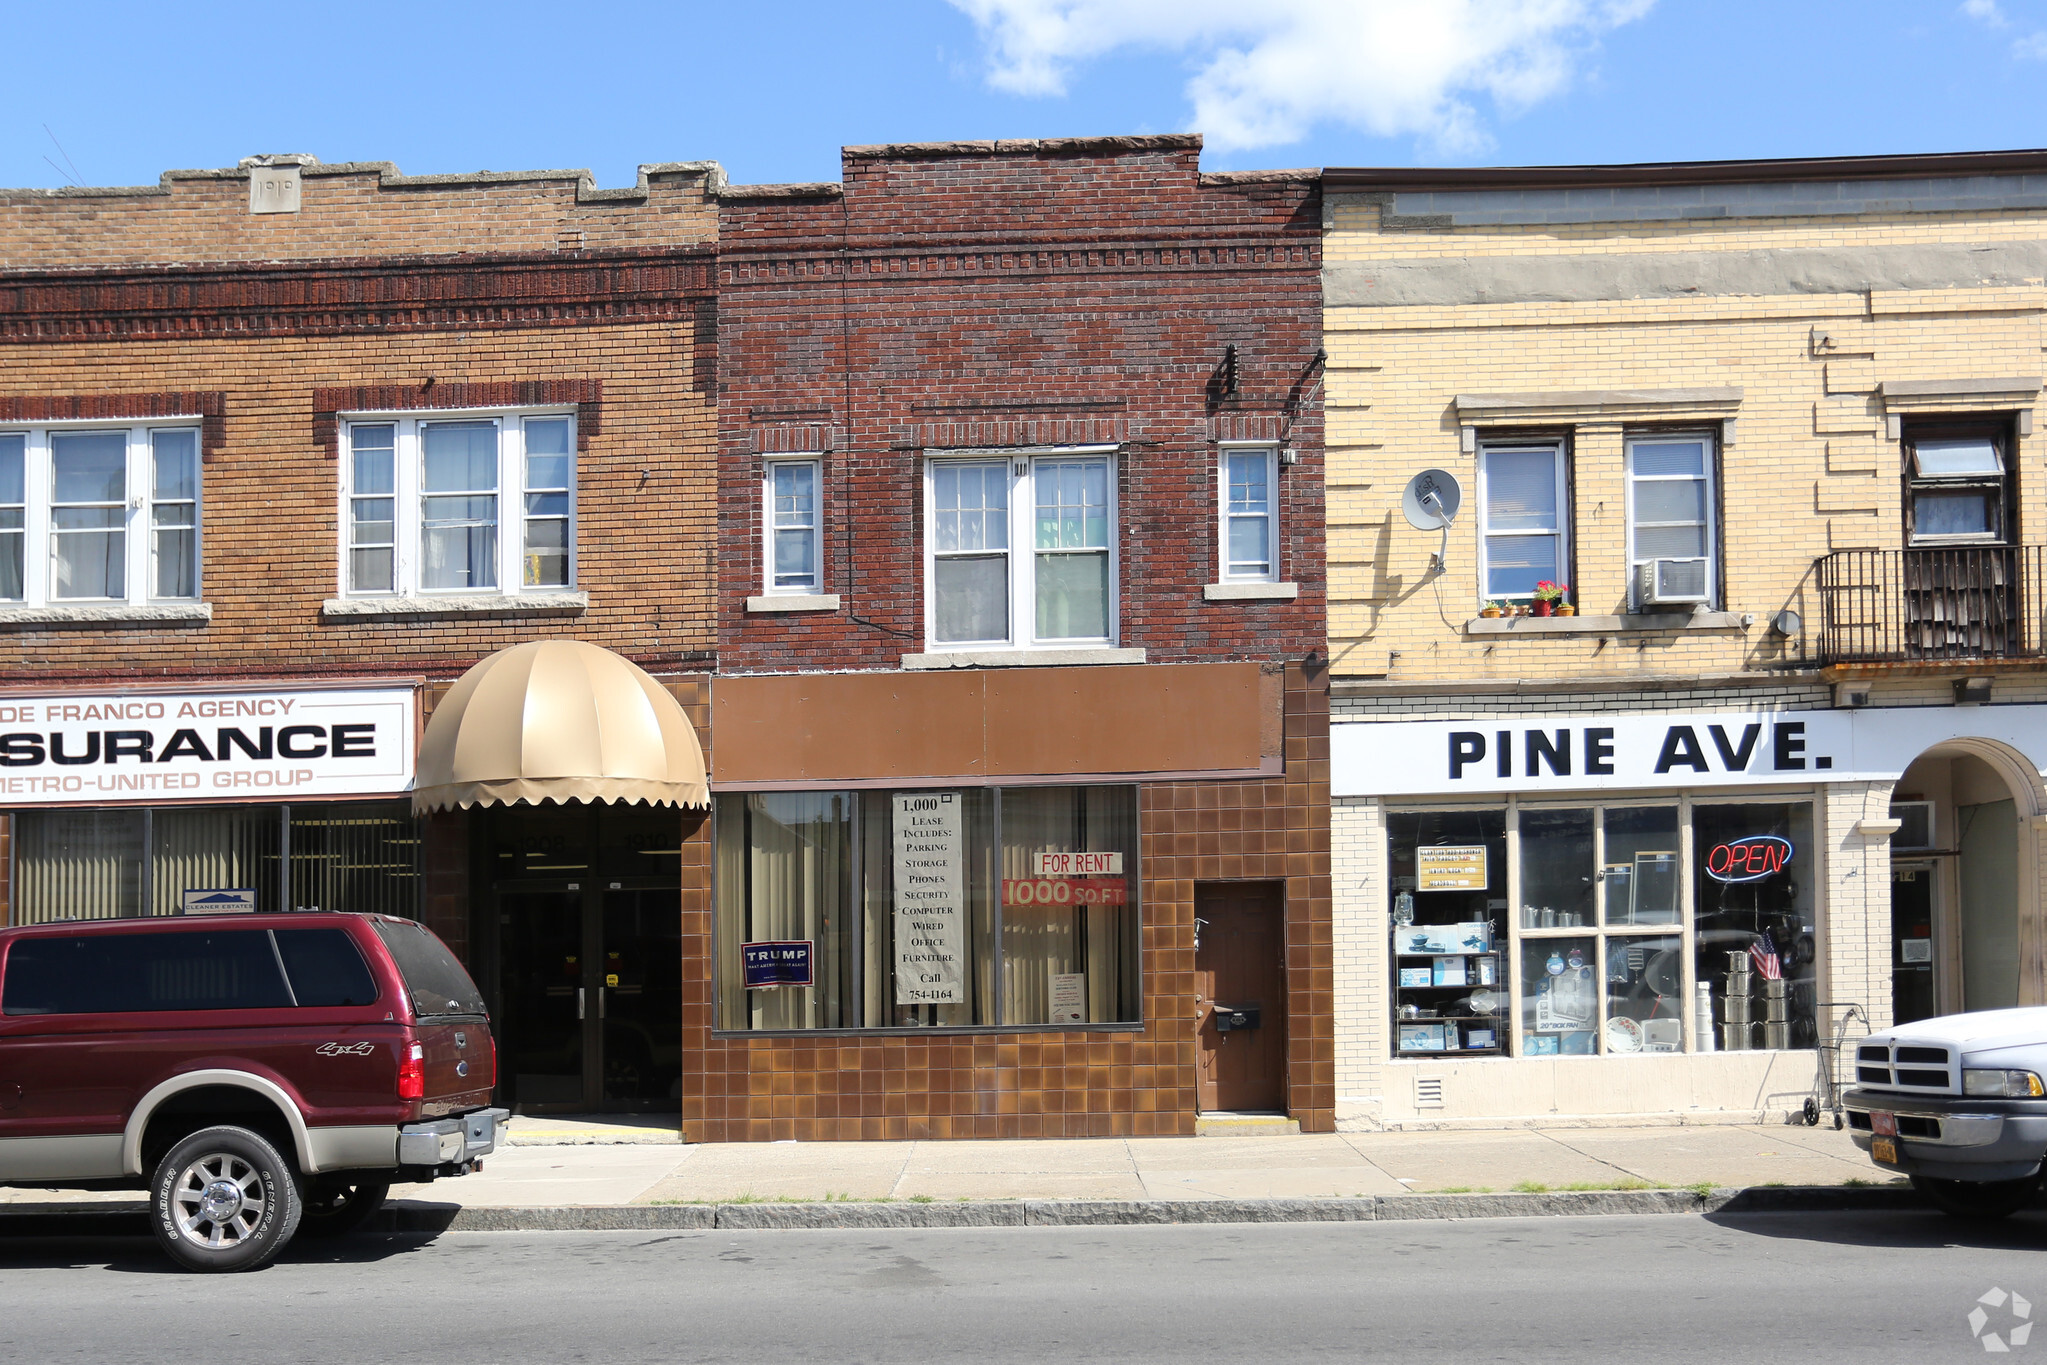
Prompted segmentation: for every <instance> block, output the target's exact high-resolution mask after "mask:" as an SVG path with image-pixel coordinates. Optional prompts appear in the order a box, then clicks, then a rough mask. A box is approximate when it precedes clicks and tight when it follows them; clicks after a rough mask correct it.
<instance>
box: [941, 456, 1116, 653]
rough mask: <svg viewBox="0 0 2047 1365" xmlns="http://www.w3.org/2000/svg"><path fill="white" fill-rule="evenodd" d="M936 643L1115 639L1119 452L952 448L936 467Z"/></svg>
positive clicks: (1015, 644)
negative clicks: (968, 454)
mask: <svg viewBox="0 0 2047 1365" xmlns="http://www.w3.org/2000/svg"><path fill="white" fill-rule="evenodd" d="M925 477H926V489H925V506H926V509H927V521H926V527H925V544H926V546H927V547H928V548H927V551H926V579H925V581H926V590H925V601H926V604H927V606H926V633H927V635H928V636H929V639H930V643H931V645H932V646H933V647H934V648H966V647H977V648H984V649H986V648H1005V647H1007V648H1032V647H1037V646H1047V645H1052V646H1056V645H1087V644H1105V643H1112V642H1113V641H1114V639H1115V635H1116V588H1115V583H1116V562H1115V559H1116V555H1115V525H1116V507H1115V461H1114V459H1113V457H1112V455H1111V454H1110V453H1109V452H1107V451H1084V452H1082V451H1060V452H1057V453H1019V454H1002V455H993V456H979V457H974V458H956V457H950V456H947V457H942V458H934V459H932V460H931V461H930V462H929V463H928V465H927V467H926V476H925Z"/></svg>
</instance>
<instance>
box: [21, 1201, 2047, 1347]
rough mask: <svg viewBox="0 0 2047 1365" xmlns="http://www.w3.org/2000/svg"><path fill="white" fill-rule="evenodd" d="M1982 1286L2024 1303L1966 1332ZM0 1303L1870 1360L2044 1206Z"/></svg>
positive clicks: (796, 1340)
mask: <svg viewBox="0 0 2047 1365" xmlns="http://www.w3.org/2000/svg"><path fill="white" fill-rule="evenodd" d="M1992 1290H2001V1291H2004V1293H2005V1294H2007V1295H2009V1294H2010V1293H2011V1292H2012V1291H2016V1292H2017V1293H2018V1294H2019V1295H2020V1296H2021V1297H2022V1298H2023V1299H2024V1300H2026V1301H2027V1309H2028V1313H2029V1316H2028V1317H2026V1318H2020V1317H2018V1316H2015V1315H2014V1311H2013V1301H2012V1300H2011V1299H2009V1298H2004V1299H2002V1300H2000V1301H1999V1302H1997V1303H1996V1304H1995V1305H1993V1306H1991V1307H1987V1308H1985V1311H1984V1317H1983V1318H1982V1319H1981V1320H1980V1327H1979V1328H1977V1330H1972V1327H1976V1325H1975V1324H1972V1323H1971V1321H1970V1312H1971V1310H1972V1309H1974V1308H1976V1307H1978V1304H1979V1299H1981V1298H1982V1297H1983V1296H1984V1295H1985V1294H1987V1293H1989V1292H1990V1291H1992ZM0 1304H4V1308H0V1360H6V1361H15V1360H19V1361H37V1362H43V1361H69V1360H86V1361H94V1362H124V1361H149V1362H160V1361H165V1360H183V1359H221V1360H229V1359H231V1360H237V1361H269V1360H279V1361H294V1362H324V1361H335V1362H342V1361H346V1362H366V1361H379V1362H382V1361H393V1362H397V1361H434V1362H466V1361H585V1360H590V1361H604V1362H617V1363H618V1365H625V1363H626V1362H639V1361H662V1362H678V1361H747V1362H757V1361H785V1360H792V1361H813V1360H814V1361H835V1362H866V1361H874V1362H881V1361H973V1362H977V1363H978V1362H1005V1361H1029V1362H1048V1361H1059V1362H1063V1361H1148V1360H1173V1361H1179V1362H1186V1361H1212V1362H1225V1363H1227V1365H1236V1363H1237V1362H1247V1361H1268V1360H1273V1361H1278V1360H1285V1361H1298V1360H1301V1359H1304V1358H1305V1359H1332V1360H1355V1359H1372V1358H1384V1359H1390V1360H1401V1361H1412V1362H1438V1361H1440V1362H1446V1363H1447V1362H1457V1363H1458V1365H1465V1363H1466V1362H1472V1361H1519V1360H1531V1361H1533V1360H1544V1361H1565V1362H1571V1365H1581V1363H1583V1362H1595V1361H1626V1362H1629V1365H1641V1363H1642V1362H1662V1361H1708V1360H1710V1361H1716V1362H1730V1361H1772V1362H1775V1361H1786V1360H1797V1361H1853V1362H1856V1363H1857V1365H1871V1362H1890V1361H1937V1360H1969V1359H1980V1358H1982V1357H1983V1355H1984V1354H1985V1350H1984V1346H1983V1344H1982V1341H1981V1339H1980V1337H1979V1335H1977V1331H1978V1330H1979V1331H1980V1332H1982V1333H1989V1332H1998V1333H2001V1334H2004V1336H2002V1337H2001V1338H2000V1340H2001V1343H2002V1342H2004V1341H2005V1339H2006V1338H2008V1336H2009V1333H2010V1332H2011V1330H2012V1328H2014V1327H2016V1326H2020V1325H2022V1324H2023V1323H2024V1322H2026V1321H2030V1320H2032V1318H2033V1317H2038V1316H2047V1214H2043V1213H2031V1214H2025V1215H2022V1216H2020V1217H2018V1218H2016V1219H2013V1220H2011V1221H2009V1222H2007V1223H2003V1224H1992V1225H1989V1226H1987V1227H1978V1226H1972V1225H1967V1224H1963V1223H1959V1222H1956V1221H1954V1220H1951V1219H1947V1218H1945V1217H1943V1216H1941V1215H1938V1214H1932V1213H1923V1214H1922V1213H1912V1214H1747V1215H1715V1216H1709V1217H1696V1216H1683V1215H1672V1216H1662V1217H1603V1218H1541V1219H1519V1220H1470V1221H1461V1222H1404V1223H1403V1222H1382V1223H1362V1224H1289V1225H1266V1226H1243V1225H1237V1226H1225V1227H1205V1228H1204V1227H1115V1228H1017V1229H997V1230H931V1231H921V1230H920V1231H885V1232H875V1231H830V1232H781V1231H767V1232H731V1231H726V1232H682V1233H535V1234H512V1233H469V1234H443V1235H441V1236H439V1237H436V1238H431V1239H428V1238H418V1237H411V1238H408V1237H364V1238H357V1239H352V1240H349V1241H346V1242H341V1243H326V1244H321V1243H317V1242H300V1243H299V1244H298V1245H297V1246H295V1247H294V1248H293V1249H292V1250H291V1251H290V1252H289V1253H287V1256H286V1258H285V1259H284V1260H282V1261H281V1262H279V1263H278V1264H277V1265H275V1266H273V1267H271V1268H270V1269H268V1270H266V1271H263V1272H260V1273H258V1274H255V1275H247V1276H210V1277H209V1276H193V1275H185V1274H180V1273H177V1272H176V1271H174V1270H172V1269H171V1267H170V1266H169V1264H168V1263H167V1262H165V1261H164V1260H162V1259H161V1258H160V1257H159V1256H158V1254H157V1252H156V1250H155V1248H154V1246H153V1245H152V1244H151V1243H150V1242H149V1241H148V1240H147V1239H146V1238H144V1237H139V1236H138V1237H121V1236H94V1237H68V1236H63V1237H60V1236H43V1237H17V1238H8V1239H0ZM2032 1304H2038V1305H2040V1307H2039V1308H2038V1309H2033V1308H2031V1305H2032ZM2042 1337H2043V1339H2042V1340H2040V1341H2037V1342H2035V1341H2031V1340H2026V1341H2024V1342H2022V1343H2021V1344H2019V1345H2018V1347H2017V1349H2016V1350H2015V1351H2013V1352H2012V1353H2013V1354H2016V1355H2020V1356H2024V1355H2026V1354H2029V1353H2031V1352H2035V1351H2037V1352H2038V1353H2039V1354H2040V1355H2041V1356H2042V1357H2043V1359H2047V1329H2043V1331H2042Z"/></svg>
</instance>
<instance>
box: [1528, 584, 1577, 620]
mask: <svg viewBox="0 0 2047 1365" xmlns="http://www.w3.org/2000/svg"><path fill="white" fill-rule="evenodd" d="M1569 591H1570V589H1569V588H1567V587H1565V586H1564V585H1563V584H1561V583H1552V582H1550V581H1549V580H1548V579H1547V578H1545V579H1543V580H1541V581H1540V582H1538V583H1537V584H1536V585H1535V601H1534V603H1533V605H1532V606H1531V608H1530V614H1531V615H1535V616H1554V615H1558V614H1560V613H1558V611H1557V605H1558V603H1560V602H1562V601H1563V600H1564V594H1565V593H1567V592H1569Z"/></svg>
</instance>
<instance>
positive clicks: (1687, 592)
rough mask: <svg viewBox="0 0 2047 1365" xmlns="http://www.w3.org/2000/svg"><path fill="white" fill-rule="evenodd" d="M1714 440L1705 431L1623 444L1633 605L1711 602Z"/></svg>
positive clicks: (1642, 438)
mask: <svg viewBox="0 0 2047 1365" xmlns="http://www.w3.org/2000/svg"><path fill="white" fill-rule="evenodd" d="M1713 444H1714V443H1713V438H1712V436H1710V435H1708V434H1706V433H1704V432H1684V433H1670V434H1665V433H1645V434H1642V435H1637V436H1630V437H1629V438H1628V442H1627V445H1628V568H1629V580H1630V585H1631V589H1632V592H1633V600H1634V603H1635V605H1636V606H1637V607H1648V606H1660V605H1663V604H1664V603H1674V604H1675V603H1691V604H1693V605H1695V606H1701V605H1705V604H1707V603H1710V602H1711V600H1712V598H1713V592H1714V584H1715V583H1716V582H1717V581H1718V578H1719V575H1718V573H1717V567H1718V566H1717V565H1716V564H1715V563H1714V552H1713V546H1714V541H1715V538H1716V537H1715V534H1714V528H1713Z"/></svg>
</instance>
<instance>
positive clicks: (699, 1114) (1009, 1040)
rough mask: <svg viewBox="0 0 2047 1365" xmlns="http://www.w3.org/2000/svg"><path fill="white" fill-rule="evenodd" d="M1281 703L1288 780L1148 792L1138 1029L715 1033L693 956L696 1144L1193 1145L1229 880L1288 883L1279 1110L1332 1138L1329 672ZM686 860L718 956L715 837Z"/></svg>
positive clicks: (1289, 675) (687, 967) (707, 987)
mask: <svg viewBox="0 0 2047 1365" xmlns="http://www.w3.org/2000/svg"><path fill="white" fill-rule="evenodd" d="M1285 706H1286V713H1285V722H1286V731H1287V736H1288V738H1289V741H1295V740H1298V741H1299V742H1298V743H1295V742H1290V743H1289V745H1288V751H1289V754H1288V759H1287V765H1286V769H1285V774H1284V776H1281V777H1274V778H1269V779H1262V780H1250V781H1228V782H1159V783H1150V784H1146V785H1145V786H1144V787H1143V788H1142V791H1141V796H1140V810H1141V820H1140V837H1141V851H1142V859H1143V866H1142V891H1143V895H1142V901H1143V917H1144V924H1143V935H1142V970H1143V980H1144V983H1145V995H1144V1019H1145V1028H1144V1030H1143V1031H1142V1032H1127V1031H1119V1032H1113V1033H1097V1032H1054V1031H1047V1032H1042V1033H1026V1034H1002V1035H996V1036H988V1035H960V1034H952V1035H946V1034H933V1035H932V1036H929V1037H921V1036H919V1037H902V1036H896V1035H890V1036H885V1037H882V1036H875V1037H848V1036H845V1035H831V1036H819V1037H791V1036H788V1035H777V1036H772V1037H744V1036H733V1035H723V1036H713V1035H712V1033H711V1021H712V1005H711V978H710V973H711V958H710V955H709V954H708V953H703V952H688V953H686V954H685V959H684V971H685V983H684V989H685V1000H686V1001H687V1003H686V1004H685V1007H684V1011H683V1050H684V1057H683V1076H684V1082H683V1083H684V1086H685V1094H684V1099H683V1116H682V1117H683V1136H684V1138H685V1140H687V1141H690V1142H767V1141H778V1140H787V1139H797V1140H800V1141H811V1142H819V1141H847V1140H859V1139H940V1138H962V1139H965V1138H1034V1137H1044V1138H1071V1137H1171V1136H1184V1137H1191V1136H1193V1135H1194V1131H1195V1117H1196V1114H1195V1105H1196V1101H1195V1083H1196V1048H1197V1046H1198V1045H1199V1041H1198V1039H1197V1036H1196V1028H1195V1015H1196V1001H1195V996H1194V888H1195V883H1196V881H1197V880H1204V881H1208V880H1215V879H1218V878H1221V879H1239V878H1241V879H1243V880H1247V881H1250V880H1262V881H1280V882H1283V883H1284V885H1285V914H1286V942H1287V946H1288V954H1287V963H1288V965H1287V996H1288V1000H1289V1005H1288V1013H1287V1040H1288V1041H1287V1059H1286V1068H1287V1093H1288V1106H1287V1107H1288V1111H1289V1113H1290V1114H1291V1115H1292V1116H1293V1117H1294V1118H1296V1119H1298V1120H1299V1121H1300V1124H1301V1127H1302V1129H1303V1130H1304V1131H1308V1132H1330V1131H1334V1129H1335V1110H1336V1074H1335V1069H1336V1068H1335V1028H1334V1015H1333V1011H1332V994H1331V992H1332V987H1333V959H1332V952H1333V950H1332V948H1331V899H1330V884H1329V795H1328V793H1329V776H1328V766H1329V765H1328V739H1327V735H1328V725H1329V719H1328V717H1329V706H1328V689H1327V685H1326V678H1325V677H1324V676H1322V675H1317V676H1316V677H1315V678H1314V679H1312V680H1311V679H1309V678H1308V677H1307V676H1306V675H1305V674H1304V673H1303V671H1302V669H1301V668H1300V667H1299V666H1296V665H1289V666H1288V667H1287V669H1286V676H1285ZM686 848H687V849H688V850H689V851H687V852H686V853H685V857H684V860H683V861H684V864H685V869H684V879H685V882H686V883H689V882H690V879H691V878H693V877H701V878H703V882H702V884H701V885H700V886H692V885H686V887H685V894H684V898H683V900H684V905H683V938H684V942H685V944H708V943H709V942H710V935H711V908H710V901H711V898H710V892H709V889H708V887H709V874H710V865H711V858H710V831H709V829H708V828H705V829H701V830H699V831H697V832H696V833H694V834H693V835H692V836H691V838H690V841H689V843H688V845H687V846H686ZM692 892H694V894H692Z"/></svg>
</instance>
